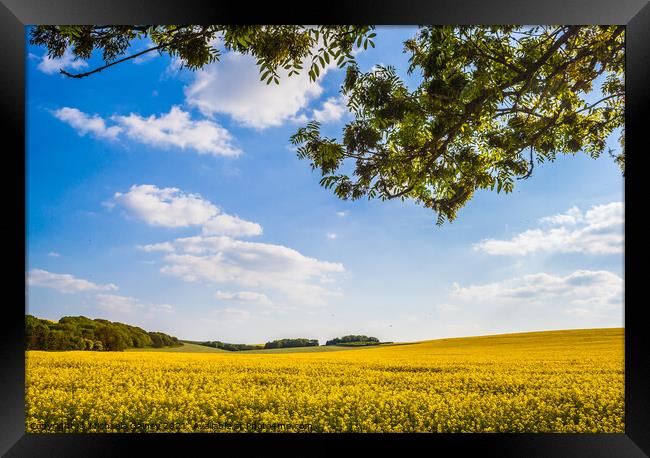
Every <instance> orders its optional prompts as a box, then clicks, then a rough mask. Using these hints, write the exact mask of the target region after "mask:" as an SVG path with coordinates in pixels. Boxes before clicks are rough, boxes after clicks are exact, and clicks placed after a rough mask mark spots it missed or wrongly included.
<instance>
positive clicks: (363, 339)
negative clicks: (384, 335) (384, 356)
mask: <svg viewBox="0 0 650 458" xmlns="http://www.w3.org/2000/svg"><path fill="white" fill-rule="evenodd" d="M325 345H340V346H359V345H379V339H378V338H376V337H368V336H357V335H348V336H343V337H336V338H334V339H332V340H328V341H327V342H325Z"/></svg>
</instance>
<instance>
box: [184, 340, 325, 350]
mask: <svg viewBox="0 0 650 458" xmlns="http://www.w3.org/2000/svg"><path fill="white" fill-rule="evenodd" d="M186 342H189V343H194V344H197V345H203V346H206V347H212V348H220V349H221V350H227V351H246V350H268V349H271V348H293V347H318V346H319V343H318V340H316V339H304V338H298V339H279V340H273V341H271V342H266V343H265V344H234V343H226V342H220V341H218V340H214V341H205V342H193V341H190V340H186Z"/></svg>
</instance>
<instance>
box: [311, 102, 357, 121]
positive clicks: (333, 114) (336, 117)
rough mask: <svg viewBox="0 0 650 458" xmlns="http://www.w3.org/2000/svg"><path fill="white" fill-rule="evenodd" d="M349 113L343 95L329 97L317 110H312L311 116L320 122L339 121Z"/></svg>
mask: <svg viewBox="0 0 650 458" xmlns="http://www.w3.org/2000/svg"><path fill="white" fill-rule="evenodd" d="M346 113H349V110H348V107H347V101H346V99H345V97H329V98H328V99H327V100H325V102H323V105H322V107H321V108H320V109H319V110H314V111H313V113H312V118H313V119H314V120H316V121H318V122H320V123H323V124H325V123H328V122H336V121H340V120H341V118H343V116H344V115H345V114H346Z"/></svg>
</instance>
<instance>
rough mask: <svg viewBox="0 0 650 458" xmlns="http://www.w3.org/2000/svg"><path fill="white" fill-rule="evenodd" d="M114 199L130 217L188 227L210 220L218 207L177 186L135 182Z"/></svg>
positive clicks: (165, 224) (154, 222)
mask: <svg viewBox="0 0 650 458" xmlns="http://www.w3.org/2000/svg"><path fill="white" fill-rule="evenodd" d="M113 202H114V203H115V204H118V205H120V206H121V207H123V208H124V209H125V210H126V211H127V212H128V213H129V214H130V215H131V216H133V217H135V218H137V219H141V220H143V221H144V222H146V223H147V224H150V225H152V226H165V227H188V226H194V225H200V224H205V223H207V222H208V221H209V220H210V219H211V218H212V217H213V216H216V215H217V214H218V213H219V209H218V208H217V207H216V206H214V205H213V204H212V203H210V202H209V201H207V200H205V199H203V198H202V197H201V196H200V195H198V194H188V193H184V192H181V191H180V190H179V189H178V188H158V187H157V186H155V185H150V184H143V185H133V186H131V188H130V189H129V191H128V192H127V193H121V192H116V193H115V195H114V196H113Z"/></svg>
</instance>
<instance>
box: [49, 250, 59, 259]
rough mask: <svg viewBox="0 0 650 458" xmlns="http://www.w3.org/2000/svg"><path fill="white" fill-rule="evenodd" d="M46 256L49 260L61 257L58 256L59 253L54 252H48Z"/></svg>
mask: <svg viewBox="0 0 650 458" xmlns="http://www.w3.org/2000/svg"><path fill="white" fill-rule="evenodd" d="M47 255H48V256H49V257H51V258H58V257H60V256H61V255H60V254H59V253H57V252H56V251H50V252H49V253H48V254H47Z"/></svg>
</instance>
